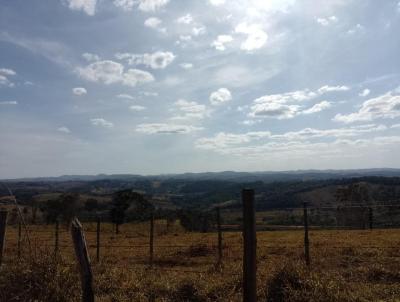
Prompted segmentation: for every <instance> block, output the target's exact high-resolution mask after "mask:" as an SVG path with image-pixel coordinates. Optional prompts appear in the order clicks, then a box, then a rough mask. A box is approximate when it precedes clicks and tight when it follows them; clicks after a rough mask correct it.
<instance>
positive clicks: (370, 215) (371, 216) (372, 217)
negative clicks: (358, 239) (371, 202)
mask: <svg viewBox="0 0 400 302" xmlns="http://www.w3.org/2000/svg"><path fill="white" fill-rule="evenodd" d="M368 210H369V211H368V212H369V215H368V216H369V229H370V230H372V229H373V228H374V210H373V209H372V208H371V207H369V208H368Z"/></svg>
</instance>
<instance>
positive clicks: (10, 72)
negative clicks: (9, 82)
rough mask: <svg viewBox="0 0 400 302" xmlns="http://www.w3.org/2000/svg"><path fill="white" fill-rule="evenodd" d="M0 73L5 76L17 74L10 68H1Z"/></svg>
mask: <svg viewBox="0 0 400 302" xmlns="http://www.w3.org/2000/svg"><path fill="white" fill-rule="evenodd" d="M0 74H2V75H5V76H15V75H16V74H17V73H16V72H15V71H14V70H12V69H9V68H0Z"/></svg>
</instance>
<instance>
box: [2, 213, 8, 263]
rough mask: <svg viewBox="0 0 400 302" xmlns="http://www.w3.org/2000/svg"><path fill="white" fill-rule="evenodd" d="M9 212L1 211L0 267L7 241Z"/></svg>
mask: <svg viewBox="0 0 400 302" xmlns="http://www.w3.org/2000/svg"><path fill="white" fill-rule="evenodd" d="M7 214H8V212H7V211H0V266H1V264H2V263H3V252H4V244H5V240H6V227H7Z"/></svg>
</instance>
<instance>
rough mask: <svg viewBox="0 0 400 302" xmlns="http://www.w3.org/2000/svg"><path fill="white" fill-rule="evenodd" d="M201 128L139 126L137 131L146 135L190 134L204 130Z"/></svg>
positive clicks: (165, 125) (172, 125)
mask: <svg viewBox="0 0 400 302" xmlns="http://www.w3.org/2000/svg"><path fill="white" fill-rule="evenodd" d="M202 129H203V128H201V127H195V126H191V125H178V124H166V123H153V124H139V125H138V126H137V127H136V131H137V132H140V133H144V134H188V133H191V132H194V131H199V130H202Z"/></svg>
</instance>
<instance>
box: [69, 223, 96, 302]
mask: <svg viewBox="0 0 400 302" xmlns="http://www.w3.org/2000/svg"><path fill="white" fill-rule="evenodd" d="M71 236H72V242H73V244H74V250H75V255H76V259H77V260H78V265H79V271H80V275H81V286H82V302H94V292H93V285H92V282H93V275H92V268H91V265H90V258H89V253H88V250H87V246H86V240H85V235H84V233H83V230H82V225H81V224H80V222H79V220H78V218H75V219H74V220H73V221H72V224H71Z"/></svg>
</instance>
